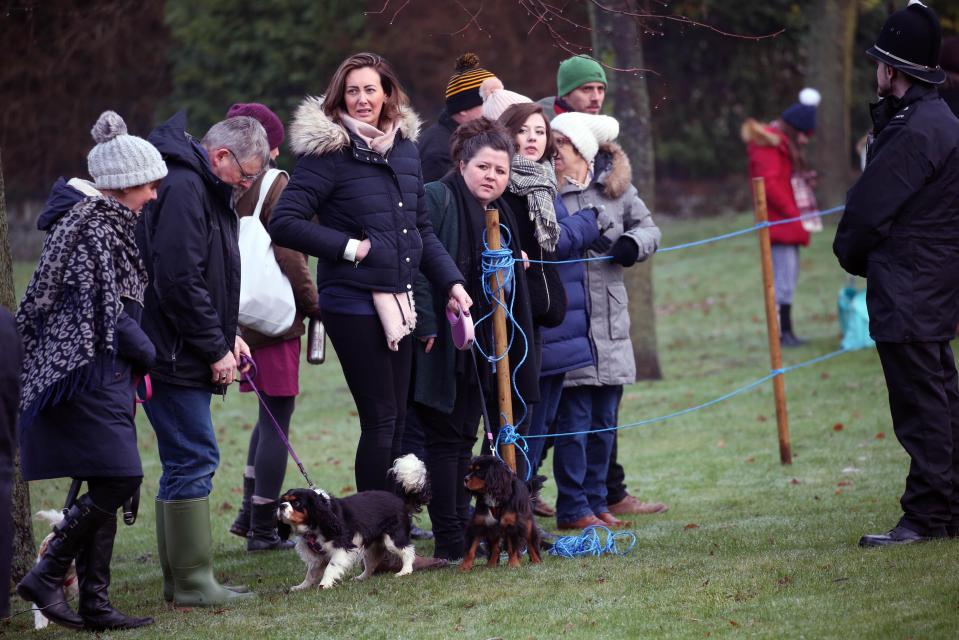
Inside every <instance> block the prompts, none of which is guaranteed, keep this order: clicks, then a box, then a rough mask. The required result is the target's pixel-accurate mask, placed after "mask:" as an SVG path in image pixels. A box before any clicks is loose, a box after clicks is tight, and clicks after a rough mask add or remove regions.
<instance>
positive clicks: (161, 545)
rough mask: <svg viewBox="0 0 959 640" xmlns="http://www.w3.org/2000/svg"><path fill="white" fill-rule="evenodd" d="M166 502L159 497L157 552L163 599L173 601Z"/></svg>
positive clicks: (157, 504) (157, 505)
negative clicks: (167, 547)
mask: <svg viewBox="0 0 959 640" xmlns="http://www.w3.org/2000/svg"><path fill="white" fill-rule="evenodd" d="M165 504H166V503H165V502H163V501H162V500H159V499H157V500H156V501H155V502H154V505H155V506H156V517H157V554H158V555H159V556H160V568H161V569H162V570H163V599H164V600H166V601H167V602H173V570H172V569H170V560H169V559H168V558H167V554H166V531H164V518H163V507H164V505H165Z"/></svg>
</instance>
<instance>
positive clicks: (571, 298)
mask: <svg viewBox="0 0 959 640" xmlns="http://www.w3.org/2000/svg"><path fill="white" fill-rule="evenodd" d="M556 221H557V222H559V226H560V233H559V243H558V244H557V245H556V252H555V259H556V260H569V259H572V258H582V257H583V256H584V255H585V254H586V248H587V247H588V246H589V245H590V244H592V242H593V241H594V240H596V239H597V238H598V237H599V227H597V226H596V213H595V212H594V211H593V210H592V209H584V210H583V211H577V212H576V213H574V214H570V212H569V211H568V210H567V209H566V205H565V204H563V199H562V198H556ZM556 269H557V270H558V271H559V275H560V278H561V279H562V281H563V287H565V289H566V316H565V317H564V318H563V323H562V324H560V325H559V326H558V327H552V328H546V327H544V328H542V329H541V336H542V341H543V345H542V349H543V356H542V362H541V364H540V374H541V375H544V376H551V375H555V374H557V373H565V372H566V371H572V370H574V369H580V368H582V367H588V366H589V365H591V364H595V363H596V360H595V356H594V354H593V347H592V343H591V342H590V340H589V310H588V308H587V303H586V264H585V263H583V262H574V263H571V264H558V265H556Z"/></svg>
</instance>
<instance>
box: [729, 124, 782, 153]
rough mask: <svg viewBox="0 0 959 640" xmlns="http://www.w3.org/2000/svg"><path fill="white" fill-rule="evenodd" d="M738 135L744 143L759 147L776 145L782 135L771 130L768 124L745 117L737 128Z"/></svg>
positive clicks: (778, 143) (780, 141) (780, 140)
mask: <svg viewBox="0 0 959 640" xmlns="http://www.w3.org/2000/svg"><path fill="white" fill-rule="evenodd" d="M739 137H741V138H742V140H743V142H744V143H745V144H755V145H759V146H760V147H778V146H779V145H780V143H782V135H780V134H777V133H776V132H774V131H771V130H770V128H769V126H768V125H765V124H763V123H762V122H759V121H758V120H756V119H755V118H749V119H747V120H746V121H745V122H744V123H743V124H742V126H741V127H740V128H739Z"/></svg>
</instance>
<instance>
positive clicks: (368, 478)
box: [323, 311, 413, 491]
mask: <svg viewBox="0 0 959 640" xmlns="http://www.w3.org/2000/svg"><path fill="white" fill-rule="evenodd" d="M323 323H324V325H325V326H326V332H327V334H329V336H330V341H331V342H332V343H333V348H334V349H335V350H336V355H337V357H338V358H339V359H340V365H341V366H342V367H343V375H344V376H345V377H346V384H347V386H348V387H349V388H350V393H351V394H353V401H354V402H355V403H356V412H357V414H358V415H359V418H360V443H359V445H358V446H357V447H356V489H357V491H370V490H374V489H379V490H382V491H391V490H392V489H393V485H392V483H391V482H390V480H389V478H388V477H387V471H389V469H390V467H391V466H392V465H393V461H394V460H395V459H396V458H398V457H399V456H400V454H401V451H402V448H403V447H402V444H403V427H404V425H405V424H406V401H407V391H408V389H409V386H410V370H411V367H412V365H413V347H412V341H413V338H412V337H411V336H407V337H406V338H403V340H401V341H400V344H399V351H390V349H389V347H387V346H386V336H385V335H384V334H383V326H382V325H381V324H380V319H379V318H378V317H377V316H358V315H346V314H341V313H331V312H330V311H324V312H323Z"/></svg>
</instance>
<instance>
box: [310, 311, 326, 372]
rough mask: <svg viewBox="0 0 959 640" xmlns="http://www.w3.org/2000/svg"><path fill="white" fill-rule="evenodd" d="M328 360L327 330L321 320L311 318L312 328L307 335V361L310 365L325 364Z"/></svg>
mask: <svg viewBox="0 0 959 640" xmlns="http://www.w3.org/2000/svg"><path fill="white" fill-rule="evenodd" d="M325 360H326V328H325V327H324V326H323V321H322V320H320V319H319V318H310V327H309V330H308V331H307V333H306V361H307V362H309V363H310V364H323V362H324V361H325Z"/></svg>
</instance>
